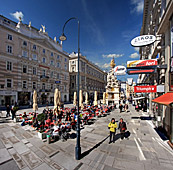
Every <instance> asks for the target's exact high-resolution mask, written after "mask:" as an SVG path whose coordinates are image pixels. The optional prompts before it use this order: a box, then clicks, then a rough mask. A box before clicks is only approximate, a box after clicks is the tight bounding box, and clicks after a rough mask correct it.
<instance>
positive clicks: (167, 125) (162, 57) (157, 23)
mask: <svg viewBox="0 0 173 170" xmlns="http://www.w3.org/2000/svg"><path fill="white" fill-rule="evenodd" d="M147 34H150V35H155V36H156V41H155V42H154V43H153V44H151V45H148V46H145V47H141V48H140V59H157V61H158V67H157V70H156V73H154V74H141V75H139V83H147V84H150V85H157V86H159V87H161V88H159V89H161V90H157V93H150V94H148V97H149V112H150V113H151V112H153V114H154V115H155V116H156V118H157V120H158V121H156V122H155V123H156V124H155V125H156V126H158V127H162V128H163V129H164V130H165V131H166V133H167V136H168V137H169V140H170V141H171V142H172V143H173V115H172V113H173V110H172V108H171V107H170V105H169V107H168V106H166V105H163V104H157V103H152V100H153V99H155V98H157V97H159V96H162V95H164V94H165V93H167V92H169V91H173V88H172V87H173V1H172V0H144V11H143V24H142V28H141V35H147Z"/></svg>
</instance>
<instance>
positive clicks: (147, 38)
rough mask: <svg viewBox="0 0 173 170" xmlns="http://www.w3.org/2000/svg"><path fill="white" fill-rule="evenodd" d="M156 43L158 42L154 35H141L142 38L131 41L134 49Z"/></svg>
mask: <svg viewBox="0 0 173 170" xmlns="http://www.w3.org/2000/svg"><path fill="white" fill-rule="evenodd" d="M155 41H156V37H155V36H154V35H141V36H138V37H135V38H134V39H133V40H132V41H131V45H132V46H134V47H142V46H146V45H149V44H152V43H154V42H155Z"/></svg>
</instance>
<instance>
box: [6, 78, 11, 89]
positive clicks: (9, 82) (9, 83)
mask: <svg viewBox="0 0 173 170" xmlns="http://www.w3.org/2000/svg"><path fill="white" fill-rule="evenodd" d="M7 87H8V88H11V87H12V80H11V79H7Z"/></svg>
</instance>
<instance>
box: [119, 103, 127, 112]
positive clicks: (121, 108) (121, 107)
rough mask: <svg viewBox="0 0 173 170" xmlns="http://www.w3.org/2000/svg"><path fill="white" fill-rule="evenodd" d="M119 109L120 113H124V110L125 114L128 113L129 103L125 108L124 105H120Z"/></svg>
mask: <svg viewBox="0 0 173 170" xmlns="http://www.w3.org/2000/svg"><path fill="white" fill-rule="evenodd" d="M119 109H120V113H121V112H122V111H123V109H124V111H125V112H128V109H129V106H128V104H127V103H126V104H125V105H124V106H123V104H120V105H119Z"/></svg>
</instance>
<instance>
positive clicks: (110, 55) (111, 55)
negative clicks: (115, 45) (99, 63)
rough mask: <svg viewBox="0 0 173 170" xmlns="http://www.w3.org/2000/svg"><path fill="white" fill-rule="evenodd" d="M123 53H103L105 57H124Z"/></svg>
mask: <svg viewBox="0 0 173 170" xmlns="http://www.w3.org/2000/svg"><path fill="white" fill-rule="evenodd" d="M123 55H124V54H108V55H105V54H103V55H102V57H104V58H113V57H115V58H118V57H122V56H123Z"/></svg>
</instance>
